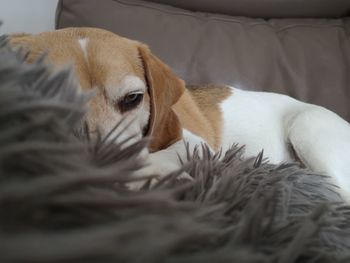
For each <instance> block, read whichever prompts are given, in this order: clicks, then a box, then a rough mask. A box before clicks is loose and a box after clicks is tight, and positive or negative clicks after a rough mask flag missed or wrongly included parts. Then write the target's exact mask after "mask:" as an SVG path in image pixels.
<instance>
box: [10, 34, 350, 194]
mask: <svg viewBox="0 0 350 263" xmlns="http://www.w3.org/2000/svg"><path fill="white" fill-rule="evenodd" d="M10 43H11V44H12V45H13V46H20V47H23V48H24V49H28V50H30V55H29V57H28V61H29V62H32V61H34V60H35V59H37V58H38V57H39V56H41V55H42V54H43V53H45V52H48V55H47V57H46V61H47V63H50V64H53V65H55V66H63V65H66V64H71V65H72V67H73V70H74V72H75V75H76V76H77V78H78V80H79V82H80V87H81V89H82V90H92V89H95V90H97V95H96V96H95V97H94V98H93V99H92V100H91V102H90V104H89V110H88V113H87V116H86V120H87V122H88V124H89V126H90V128H92V132H93V131H94V130H97V129H100V131H101V133H102V135H105V134H107V133H108V132H109V131H110V130H111V129H112V128H113V127H114V126H115V125H116V124H117V123H118V122H119V121H120V120H121V119H126V120H130V122H131V120H133V121H132V122H131V124H130V125H129V126H128V127H127V129H126V132H125V134H126V135H136V138H135V139H139V138H141V137H143V136H146V135H150V136H151V138H152V140H151V142H150V145H149V150H150V154H148V155H147V158H148V161H149V163H150V165H149V166H148V167H146V168H145V170H144V171H143V172H142V173H143V174H148V173H149V174H160V175H163V174H167V173H168V172H171V171H174V170H176V169H178V168H180V161H179V158H178V155H179V156H185V153H186V149H185V144H184V142H183V140H184V141H186V142H188V143H189V145H190V147H192V148H193V147H195V146H196V145H200V144H202V143H205V144H207V145H208V146H210V148H211V149H212V150H213V151H217V150H219V149H220V148H222V150H223V151H225V150H226V149H228V148H229V147H230V146H231V145H232V144H233V143H235V142H238V143H240V144H244V145H246V150H245V155H246V156H247V157H248V156H253V155H256V154H257V153H258V152H259V151H261V150H262V149H263V150H264V153H265V156H267V157H268V158H269V160H270V161H271V162H272V163H280V162H288V161H293V160H294V158H295V154H296V156H297V158H298V159H299V160H301V161H302V163H303V164H304V165H305V166H306V167H308V168H310V169H311V170H313V171H316V172H321V173H325V174H328V175H330V176H331V177H332V178H333V179H334V181H333V182H334V183H335V184H336V185H338V186H339V187H340V189H341V194H342V195H343V197H345V198H349V197H350V125H349V123H347V122H346V121H344V120H343V119H341V118H340V117H339V116H337V115H336V114H334V113H332V112H330V111H328V110H326V109H324V108H322V107H319V106H315V105H310V104H306V103H303V102H300V101H297V100H295V99H293V98H290V97H288V96H284V95H278V94H273V93H263V92H249V91H243V90H239V89H235V88H232V87H228V86H227V87H211V86H208V87H206V88H205V89H198V88H191V89H186V88H185V85H184V82H183V81H182V80H181V79H179V78H178V77H177V76H175V75H174V74H173V73H172V72H171V70H170V69H169V68H168V67H167V66H166V65H165V64H163V63H162V62H161V61H160V60H159V59H158V58H156V57H155V56H154V55H152V53H151V52H150V50H149V49H148V48H147V47H146V46H145V45H143V44H141V43H139V42H136V41H133V40H129V39H125V38H122V37H119V36H117V35H115V34H113V33H111V32H108V31H105V30H101V29H93V28H68V29H63V30H57V31H53V32H46V33H42V34H38V35H25V34H20V35H13V36H11V38H10ZM125 123H128V121H125ZM116 132H118V131H116Z"/></svg>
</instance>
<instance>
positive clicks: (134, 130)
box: [101, 75, 150, 146]
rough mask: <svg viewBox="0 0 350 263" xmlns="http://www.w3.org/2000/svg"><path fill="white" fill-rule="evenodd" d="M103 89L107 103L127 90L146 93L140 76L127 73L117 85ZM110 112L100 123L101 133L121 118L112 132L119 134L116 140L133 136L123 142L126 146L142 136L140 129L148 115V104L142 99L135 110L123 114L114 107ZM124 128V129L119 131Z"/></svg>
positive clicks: (146, 122) (113, 100)
mask: <svg viewBox="0 0 350 263" xmlns="http://www.w3.org/2000/svg"><path fill="white" fill-rule="evenodd" d="M105 90H106V95H107V98H108V100H109V102H108V103H109V104H111V105H113V104H114V103H116V102H117V101H118V100H119V99H120V98H122V97H123V96H125V95H126V94H128V93H129V92H133V91H142V92H143V93H146V85H145V83H144V82H143V81H142V80H141V79H140V78H138V77H136V76H133V75H127V76H125V77H124V78H123V79H122V80H121V82H120V84H119V85H118V86H106V87H105ZM111 112H113V113H112V116H111V117H110V118H108V119H106V120H105V123H102V125H101V128H102V132H103V134H107V133H108V132H109V131H110V130H112V129H113V127H114V126H115V125H116V124H117V123H118V122H119V121H120V120H122V119H123V122H122V123H121V124H120V126H119V128H118V129H116V130H115V131H114V134H113V135H117V134H119V138H118V139H117V142H121V141H126V139H127V138H128V137H130V136H135V137H134V138H133V139H131V140H127V142H126V143H125V146H127V145H130V144H132V143H134V142H136V141H138V140H140V139H141V138H142V129H143V127H145V126H146V125H147V124H148V121H149V116H150V106H149V105H148V104H146V103H144V101H143V102H142V103H141V104H140V106H139V107H138V108H137V109H136V110H132V111H130V112H127V113H125V114H121V113H120V112H118V111H117V110H114V109H113V110H112V111H111ZM112 120H115V121H112ZM101 122H102V120H101ZM127 126H128V127H127ZM126 127H127V128H126ZM125 128H126V131H125V132H122V133H121V131H122V130H124V129H125ZM110 138H111V139H113V138H114V136H111V137H110Z"/></svg>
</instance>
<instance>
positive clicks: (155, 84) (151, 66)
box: [139, 45, 185, 151]
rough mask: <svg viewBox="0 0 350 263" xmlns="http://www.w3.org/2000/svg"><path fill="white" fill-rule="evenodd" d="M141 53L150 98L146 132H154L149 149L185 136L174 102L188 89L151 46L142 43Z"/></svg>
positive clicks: (159, 148)
mask: <svg viewBox="0 0 350 263" xmlns="http://www.w3.org/2000/svg"><path fill="white" fill-rule="evenodd" d="M139 53H140V57H141V60H142V63H143V68H144V72H145V79H146V82H147V86H148V92H149V94H150V99H151V100H150V101H151V116H150V123H149V130H148V134H147V135H150V136H151V143H150V145H149V148H150V151H158V150H161V149H164V148H166V147H168V146H170V145H171V144H173V143H174V142H176V141H178V140H179V139H181V137H182V127H181V124H180V121H179V119H178V117H177V115H176V114H175V112H174V111H173V109H172V106H173V105H174V104H175V103H176V102H177V101H178V99H179V98H180V97H181V95H182V94H183V92H184V91H185V85H184V82H183V80H181V79H180V78H178V77H176V76H175V75H174V73H172V72H171V70H170V69H169V67H168V66H167V65H165V64H164V63H163V62H161V61H160V60H159V59H158V58H156V57H155V56H154V55H152V53H151V52H150V50H149V49H148V47H146V46H143V45H140V46H139Z"/></svg>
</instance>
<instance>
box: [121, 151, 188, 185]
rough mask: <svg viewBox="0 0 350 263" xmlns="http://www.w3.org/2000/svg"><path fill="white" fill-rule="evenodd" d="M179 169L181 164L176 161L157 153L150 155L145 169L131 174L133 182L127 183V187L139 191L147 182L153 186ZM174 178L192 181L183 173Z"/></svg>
mask: <svg viewBox="0 0 350 263" xmlns="http://www.w3.org/2000/svg"><path fill="white" fill-rule="evenodd" d="M180 169H181V163H180V162H179V160H178V159H172V158H166V155H162V154H158V152H157V153H153V154H150V155H149V157H148V160H147V161H146V165H145V167H143V168H141V169H140V170H137V171H136V172H135V173H134V174H133V177H134V179H135V181H133V182H130V183H128V187H129V188H130V189H132V190H139V189H141V188H142V186H143V185H144V184H145V183H146V182H147V181H150V184H151V186H154V185H155V184H157V183H158V182H159V181H161V180H163V179H164V178H165V177H167V176H169V175H170V174H172V173H176V172H177V171H179V170H180ZM176 178H177V179H180V180H192V177H191V176H190V175H189V174H188V173H187V172H185V171H183V172H182V173H181V174H179V175H177V176H176ZM138 179H140V180H138Z"/></svg>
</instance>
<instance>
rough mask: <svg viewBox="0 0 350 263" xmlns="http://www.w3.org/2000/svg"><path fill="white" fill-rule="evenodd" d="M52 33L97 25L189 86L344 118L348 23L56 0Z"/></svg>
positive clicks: (114, 0) (131, 0)
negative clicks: (259, 95) (283, 101)
mask: <svg viewBox="0 0 350 263" xmlns="http://www.w3.org/2000/svg"><path fill="white" fill-rule="evenodd" d="M56 26H57V28H63V27H70V26H93V27H100V28H104V29H107V30H110V31H112V32H115V33H117V34H120V35H122V36H125V37H128V38H131V39H136V40H139V41H142V42H144V43H147V44H148V45H149V46H150V48H151V49H152V51H153V52H154V53H155V54H156V55H157V56H159V57H160V58H161V59H162V60H164V61H165V62H166V63H167V64H168V65H169V66H170V67H171V68H172V69H173V70H174V71H175V73H177V74H178V75H179V76H180V77H181V78H183V79H184V80H185V81H186V82H187V83H189V84H207V83H218V84H219V83H220V84H229V85H233V86H236V87H239V88H241V89H248V90H263V91H271V92H278V93H283V94H288V95H290V96H293V97H295V98H297V99H300V100H303V101H306V102H311V103H314V104H318V105H322V106H325V107H327V108H329V109H331V110H333V111H335V112H337V113H338V114H340V115H341V116H342V117H344V118H346V119H347V120H348V121H350V103H349V100H350V38H349V35H350V20H349V18H346V17H344V18H339V19H311V18H309V19H269V20H265V19H259V18H246V17H234V16H228V15H219V14H214V13H201V12H192V11H188V10H184V9H180V8H175V7H171V6H167V5H161V4H156V3H153V2H147V1H141V0H104V1H100V0H61V1H60V5H59V9H58V12H57V24H56Z"/></svg>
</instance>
